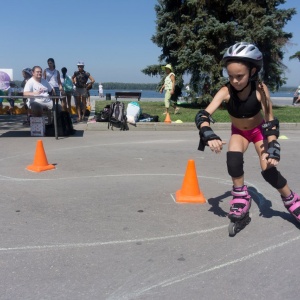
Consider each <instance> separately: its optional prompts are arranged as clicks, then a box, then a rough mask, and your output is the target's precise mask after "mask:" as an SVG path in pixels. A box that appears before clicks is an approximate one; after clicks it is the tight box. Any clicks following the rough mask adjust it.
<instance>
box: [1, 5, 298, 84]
mask: <svg viewBox="0 0 300 300" xmlns="http://www.w3.org/2000/svg"><path fill="white" fill-rule="evenodd" d="M156 3H157V1H156V0H87V1H76V0H75V1H74V0H51V1H45V0H26V1H20V0H9V1H3V3H2V4H1V12H2V13H1V26H2V47H1V56H0V68H5V69H13V70H14V79H15V80H21V79H22V76H21V70H22V69H23V68H25V67H32V66H34V65H40V66H41V67H42V68H45V67H47V59H48V58H50V57H52V58H54V59H55V62H56V67H57V69H59V70H60V69H61V68H62V67H67V69H68V73H69V75H72V74H73V72H74V71H76V69H77V67H76V64H77V61H78V60H83V61H84V62H85V70H87V71H88V72H90V73H91V75H92V76H93V77H94V78H95V80H96V81H97V82H109V81H113V82H138V83H144V82H145V83H152V82H153V83H155V82H158V78H156V77H153V78H152V77H149V76H146V75H144V74H143V73H142V72H141V69H143V68H145V67H146V66H147V65H151V64H156V63H158V56H159V55H160V53H161V50H160V49H159V48H158V47H157V46H156V45H155V44H153V43H152V41H151V36H152V35H153V34H154V33H155V19H156V15H155V11H154V5H155V4H156ZM283 7H284V8H288V7H296V8H297V10H298V12H299V13H298V14H297V15H295V16H294V17H293V19H292V21H290V22H289V23H288V24H287V26H286V27H285V31H287V32H292V33H293V35H294V37H293V39H292V41H291V42H292V43H293V44H292V45H290V46H288V47H287V48H286V49H285V51H286V55H285V59H284V63H285V64H286V65H287V66H288V68H289V69H288V71H287V73H286V76H287V77H288V84H287V85H291V86H296V85H299V84H300V78H299V75H298V73H299V71H298V70H299V68H300V62H299V61H298V60H292V61H289V59H288V57H289V56H291V55H292V54H294V53H295V52H296V51H298V50H300V31H299V24H300V1H299V0H288V1H287V3H286V4H285V5H284V6H283ZM5 11H6V12H7V13H3V12H5Z"/></svg>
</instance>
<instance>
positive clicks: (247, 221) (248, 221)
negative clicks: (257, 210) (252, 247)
mask: <svg viewBox="0 0 300 300" xmlns="http://www.w3.org/2000/svg"><path fill="white" fill-rule="evenodd" d="M250 222H251V218H250V217H248V218H247V220H246V225H249V223H250Z"/></svg>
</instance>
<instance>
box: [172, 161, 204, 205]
mask: <svg viewBox="0 0 300 300" xmlns="http://www.w3.org/2000/svg"><path fill="white" fill-rule="evenodd" d="M176 202H181V203H206V199H205V198H204V196H203V194H202V192H201V191H200V189H199V184H198V178H197V173H196V167H195V161H193V160H189V161H188V164H187V168H186V172H185V176H184V179H183V183H182V187H181V190H178V191H177V192H176Z"/></svg>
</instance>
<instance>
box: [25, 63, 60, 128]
mask: <svg viewBox="0 0 300 300" xmlns="http://www.w3.org/2000/svg"><path fill="white" fill-rule="evenodd" d="M49 93H50V94H54V95H55V91H54V89H53V88H52V87H51V85H50V84H49V83H48V81H47V80H45V79H43V78H42V68H41V67H39V66H35V67H33V69H32V77H31V78H30V79H29V80H28V81H27V82H26V84H25V87H24V92H23V95H24V96H28V97H29V99H28V100H27V105H28V107H29V108H30V109H31V112H32V115H33V117H41V116H42V114H43V110H46V111H47V112H48V123H50V122H51V109H52V107H53V101H52V100H51V99H50V98H48V97H47V96H49ZM32 96H35V97H33V98H30V97H32ZM36 96H41V97H36Z"/></svg>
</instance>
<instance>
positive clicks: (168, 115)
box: [165, 113, 172, 123]
mask: <svg viewBox="0 0 300 300" xmlns="http://www.w3.org/2000/svg"><path fill="white" fill-rule="evenodd" d="M171 122H172V121H171V118H170V114H169V113H167V114H166V118H165V123H171Z"/></svg>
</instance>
